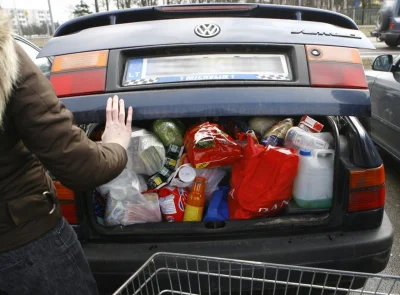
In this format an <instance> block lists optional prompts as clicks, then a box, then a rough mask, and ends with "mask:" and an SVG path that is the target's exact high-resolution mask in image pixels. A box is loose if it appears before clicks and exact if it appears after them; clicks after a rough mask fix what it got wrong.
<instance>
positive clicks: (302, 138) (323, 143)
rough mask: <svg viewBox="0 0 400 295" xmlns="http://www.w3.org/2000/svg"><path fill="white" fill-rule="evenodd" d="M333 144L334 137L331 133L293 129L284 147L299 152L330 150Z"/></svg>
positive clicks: (287, 136) (288, 134) (290, 130)
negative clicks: (304, 150)
mask: <svg viewBox="0 0 400 295" xmlns="http://www.w3.org/2000/svg"><path fill="white" fill-rule="evenodd" d="M332 142H333V136H332V134H330V133H329V132H321V133H310V132H308V131H305V130H303V129H301V128H299V127H292V128H290V129H289V131H288V133H287V135H286V137H285V142H284V146H285V147H287V148H294V149H295V150H296V151H297V152H298V151H299V150H300V149H310V150H313V149H328V148H329V146H330V145H331V143H332Z"/></svg>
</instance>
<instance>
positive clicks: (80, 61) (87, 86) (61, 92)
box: [50, 50, 108, 97]
mask: <svg viewBox="0 0 400 295" xmlns="http://www.w3.org/2000/svg"><path fill="white" fill-rule="evenodd" d="M107 60H108V50H101V51H92V52H83V53H75V54H67V55H61V56H56V57H55V58H54V62H53V66H52V68H51V76H50V82H51V83H52V84H53V87H54V90H55V92H56V94H57V96H58V97H65V96H76V95H85V94H95V93H104V92H105V87H106V67H107Z"/></svg>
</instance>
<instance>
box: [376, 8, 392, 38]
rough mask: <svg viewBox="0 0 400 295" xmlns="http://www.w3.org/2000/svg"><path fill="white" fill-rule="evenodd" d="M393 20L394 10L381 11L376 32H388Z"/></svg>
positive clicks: (377, 19)
mask: <svg viewBox="0 0 400 295" xmlns="http://www.w3.org/2000/svg"><path fill="white" fill-rule="evenodd" d="M391 18H392V9H391V8H390V7H386V8H384V9H382V10H379V12H378V16H377V18H376V30H377V31H378V32H382V31H385V30H387V29H388V28H389V24H390V20H391Z"/></svg>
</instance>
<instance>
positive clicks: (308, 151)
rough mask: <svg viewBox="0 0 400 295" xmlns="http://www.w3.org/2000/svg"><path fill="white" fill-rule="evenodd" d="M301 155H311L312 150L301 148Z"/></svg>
mask: <svg viewBox="0 0 400 295" xmlns="http://www.w3.org/2000/svg"><path fill="white" fill-rule="evenodd" d="M300 156H308V157H309V156H311V151H310V150H307V149H301V150H300Z"/></svg>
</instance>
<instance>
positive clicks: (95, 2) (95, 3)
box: [94, 0, 100, 12]
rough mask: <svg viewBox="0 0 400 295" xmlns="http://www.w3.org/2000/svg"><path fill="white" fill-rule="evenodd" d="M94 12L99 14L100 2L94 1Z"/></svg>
mask: <svg viewBox="0 0 400 295" xmlns="http://www.w3.org/2000/svg"><path fill="white" fill-rule="evenodd" d="M94 10H95V11H96V12H99V11H100V10H99V0H94Z"/></svg>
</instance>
